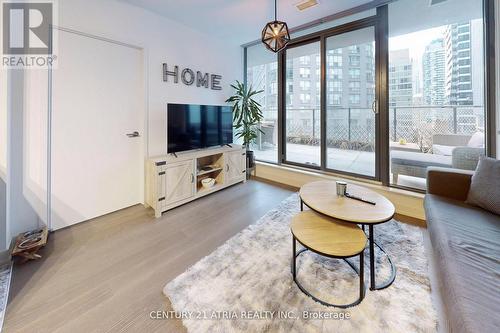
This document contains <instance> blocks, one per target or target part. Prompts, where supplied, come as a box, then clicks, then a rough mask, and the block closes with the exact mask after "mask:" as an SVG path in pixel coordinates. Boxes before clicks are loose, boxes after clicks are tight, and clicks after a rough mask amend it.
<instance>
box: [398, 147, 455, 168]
mask: <svg viewBox="0 0 500 333" xmlns="http://www.w3.org/2000/svg"><path fill="white" fill-rule="evenodd" d="M391 161H392V163H395V164H399V165H408V166H416V167H422V168H427V167H429V166H437V167H443V168H449V167H451V156H443V155H434V154H425V153H416V152H410V151H399V150H395V151H391Z"/></svg>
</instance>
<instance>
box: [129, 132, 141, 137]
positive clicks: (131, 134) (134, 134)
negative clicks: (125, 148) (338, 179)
mask: <svg viewBox="0 0 500 333" xmlns="http://www.w3.org/2000/svg"><path fill="white" fill-rule="evenodd" d="M126 135H127V136H128V137H129V138H137V137H139V136H141V135H140V134H139V132H137V131H135V132H132V133H127V134H126Z"/></svg>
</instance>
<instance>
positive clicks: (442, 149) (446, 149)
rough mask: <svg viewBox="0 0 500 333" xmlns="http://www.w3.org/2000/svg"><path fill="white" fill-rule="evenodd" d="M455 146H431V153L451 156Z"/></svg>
mask: <svg viewBox="0 0 500 333" xmlns="http://www.w3.org/2000/svg"><path fill="white" fill-rule="evenodd" d="M455 148H457V147H456V146H445V145H432V153H433V154H434V155H443V156H451V155H453V149H455Z"/></svg>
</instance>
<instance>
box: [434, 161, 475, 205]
mask: <svg viewBox="0 0 500 333" xmlns="http://www.w3.org/2000/svg"><path fill="white" fill-rule="evenodd" d="M473 174H474V171H469V170H456V169H448V168H439V167H428V168H427V193H429V194H435V195H439V196H442V197H446V198H450V199H455V200H460V201H465V200H466V199H467V194H468V193H469V188H470V181H471V178H472V175H473Z"/></svg>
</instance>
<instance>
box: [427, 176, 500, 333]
mask: <svg viewBox="0 0 500 333" xmlns="http://www.w3.org/2000/svg"><path fill="white" fill-rule="evenodd" d="M472 174H473V172H472V171H460V170H452V169H444V168H438V167H431V168H429V169H428V175H427V195H426V197H425V213H426V220H427V228H428V231H429V235H430V239H431V243H432V251H433V257H434V261H435V266H436V270H437V277H438V284H439V289H440V294H441V297H442V301H443V305H444V311H445V313H446V317H447V318H446V325H445V326H446V327H448V328H449V330H450V331H451V332H473V333H481V332H485V333H486V332H488V333H490V332H500V216H499V215H495V214H493V213H490V212H488V211H486V210H483V209H481V208H479V207H475V206H470V205H467V204H466V203H465V200H466V198H467V194H468V191H469V187H470V182H471V176H472Z"/></svg>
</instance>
